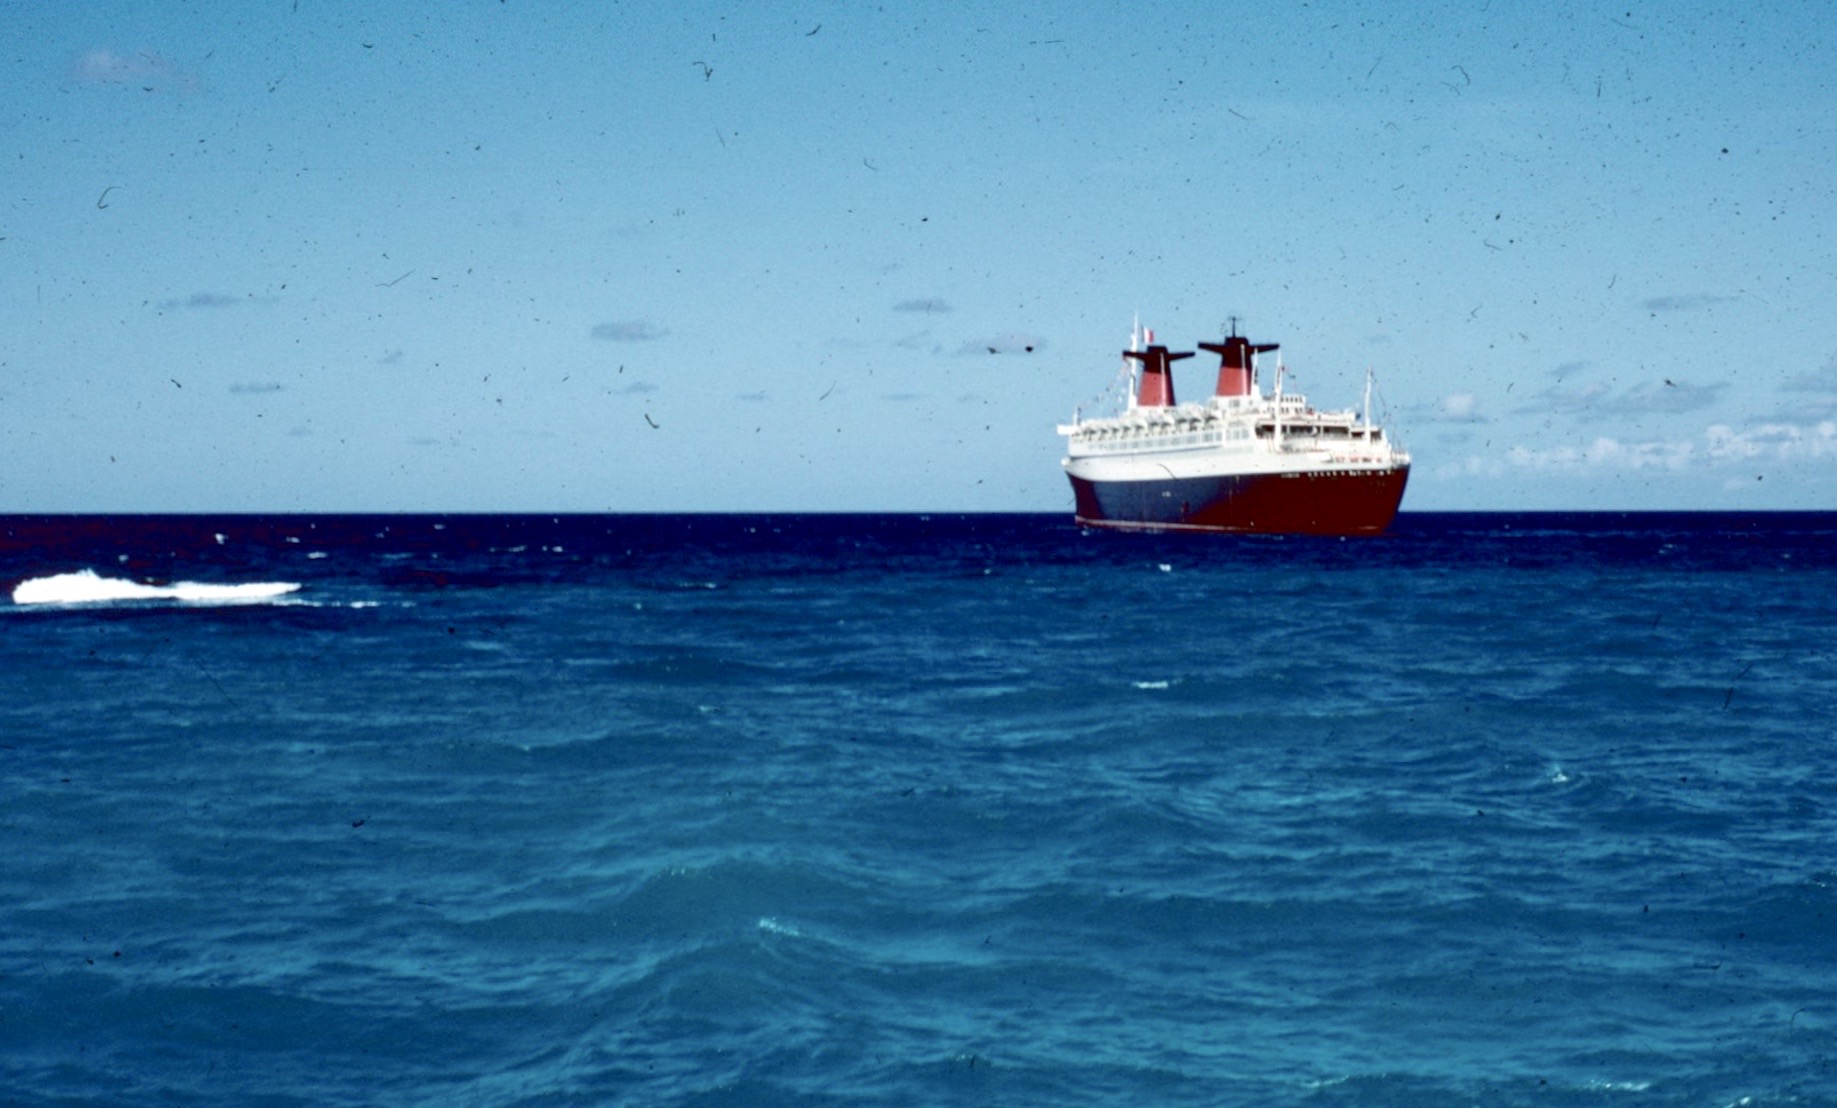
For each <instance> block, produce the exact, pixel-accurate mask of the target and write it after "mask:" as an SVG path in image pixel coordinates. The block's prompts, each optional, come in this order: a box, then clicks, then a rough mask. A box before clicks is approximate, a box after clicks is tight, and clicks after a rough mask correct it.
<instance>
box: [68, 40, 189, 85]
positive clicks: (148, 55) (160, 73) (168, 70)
mask: <svg viewBox="0 0 1837 1108" xmlns="http://www.w3.org/2000/svg"><path fill="white" fill-rule="evenodd" d="M70 79H71V80H73V81H75V82H76V83H78V84H81V85H138V86H140V88H142V89H143V90H145V91H147V92H156V91H159V90H161V89H173V90H177V91H181V92H189V91H191V90H193V89H195V88H197V86H198V79H197V78H196V77H194V76H192V75H191V74H190V73H187V72H186V71H185V70H184V69H182V68H180V67H179V66H178V65H177V64H175V63H173V62H171V61H169V60H167V59H166V58H164V57H162V56H161V55H159V54H157V53H155V52H153V51H150V50H136V51H132V52H129V53H119V52H117V51H115V50H113V49H111V48H109V47H106V46H98V47H94V48H92V49H89V50H85V51H83V52H82V53H80V54H78V55H77V56H76V58H75V59H73V60H72V61H71V63H70Z"/></svg>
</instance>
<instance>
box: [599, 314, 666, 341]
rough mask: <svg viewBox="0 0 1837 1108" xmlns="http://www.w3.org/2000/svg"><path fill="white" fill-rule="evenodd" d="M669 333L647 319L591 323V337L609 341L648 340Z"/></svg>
mask: <svg viewBox="0 0 1837 1108" xmlns="http://www.w3.org/2000/svg"><path fill="white" fill-rule="evenodd" d="M669 333H670V332H669V331H668V330H667V329H665V328H663V327H659V326H658V325H657V324H655V323H652V322H651V321H650V320H648V319H619V320H613V321H611V322H608V323H596V324H594V325H593V337H594V338H596V339H606V340H607V341H609V342H650V341H651V340H652V339H660V338H662V337H663V336H665V335H667V334H669Z"/></svg>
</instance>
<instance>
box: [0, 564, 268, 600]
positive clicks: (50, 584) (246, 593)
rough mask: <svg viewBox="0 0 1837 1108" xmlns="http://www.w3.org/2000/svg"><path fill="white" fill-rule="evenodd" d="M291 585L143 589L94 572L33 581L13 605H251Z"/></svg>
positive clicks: (192, 584)
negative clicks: (148, 602)
mask: <svg viewBox="0 0 1837 1108" xmlns="http://www.w3.org/2000/svg"><path fill="white" fill-rule="evenodd" d="M299 587H300V586H299V585H298V584H297V583H295V582H292V581H256V582H250V583H247V584H241V585H216V584H205V583H202V582H197V581H177V582H174V583H173V584H170V585H143V584H141V583H139V582H138V581H124V580H122V579H121V578H119V577H100V576H97V574H96V571H95V570H93V569H86V570H83V571H81V572H79V573H58V574H53V575H52V576H50V577H33V578H31V579H30V580H26V581H21V582H20V583H19V585H18V586H17V587H16V588H14V589H13V603H15V604H113V603H118V602H120V601H124V600H177V601H181V602H184V603H187V604H252V603H256V602H259V601H263V600H272V599H274V598H275V597H278V596H285V595H287V594H288V593H290V592H295V591H297V590H298V589H299Z"/></svg>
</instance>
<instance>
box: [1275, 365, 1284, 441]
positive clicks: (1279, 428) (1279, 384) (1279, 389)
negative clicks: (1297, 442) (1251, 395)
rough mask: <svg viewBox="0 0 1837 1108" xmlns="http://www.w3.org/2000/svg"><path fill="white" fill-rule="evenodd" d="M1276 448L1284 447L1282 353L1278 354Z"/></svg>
mask: <svg viewBox="0 0 1837 1108" xmlns="http://www.w3.org/2000/svg"><path fill="white" fill-rule="evenodd" d="M1273 442H1274V445H1275V449H1276V450H1277V451H1280V450H1281V449H1282V355H1280V354H1277V355H1276V425H1275V435H1274V439H1273Z"/></svg>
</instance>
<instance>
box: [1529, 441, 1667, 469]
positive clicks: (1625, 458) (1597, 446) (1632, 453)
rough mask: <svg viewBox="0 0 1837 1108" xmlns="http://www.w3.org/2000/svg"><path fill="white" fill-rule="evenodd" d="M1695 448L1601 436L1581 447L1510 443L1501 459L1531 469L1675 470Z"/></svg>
mask: <svg viewBox="0 0 1837 1108" xmlns="http://www.w3.org/2000/svg"><path fill="white" fill-rule="evenodd" d="M1696 449H1697V448H1696V444H1695V443H1694V442H1691V441H1689V440H1683V441H1678V442H1659V441H1652V442H1636V443H1623V442H1621V441H1620V440H1619V439H1614V438H1609V437H1607V436H1605V435H1603V436H1601V437H1600V438H1597V439H1595V441H1594V442H1591V443H1589V444H1588V445H1587V446H1583V447H1575V446H1558V447H1553V448H1551V449H1548V450H1533V449H1531V448H1530V447H1526V446H1514V447H1512V448H1511V449H1510V450H1508V451H1506V452H1505V460H1506V462H1507V463H1508V464H1510V465H1512V466H1514V467H1516V468H1519V469H1533V470H1582V469H1633V470H1639V469H1668V470H1673V471H1676V470H1680V469H1683V468H1685V467H1686V466H1688V465H1689V464H1690V462H1691V459H1692V457H1693V456H1694V455H1695V454H1696Z"/></svg>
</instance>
